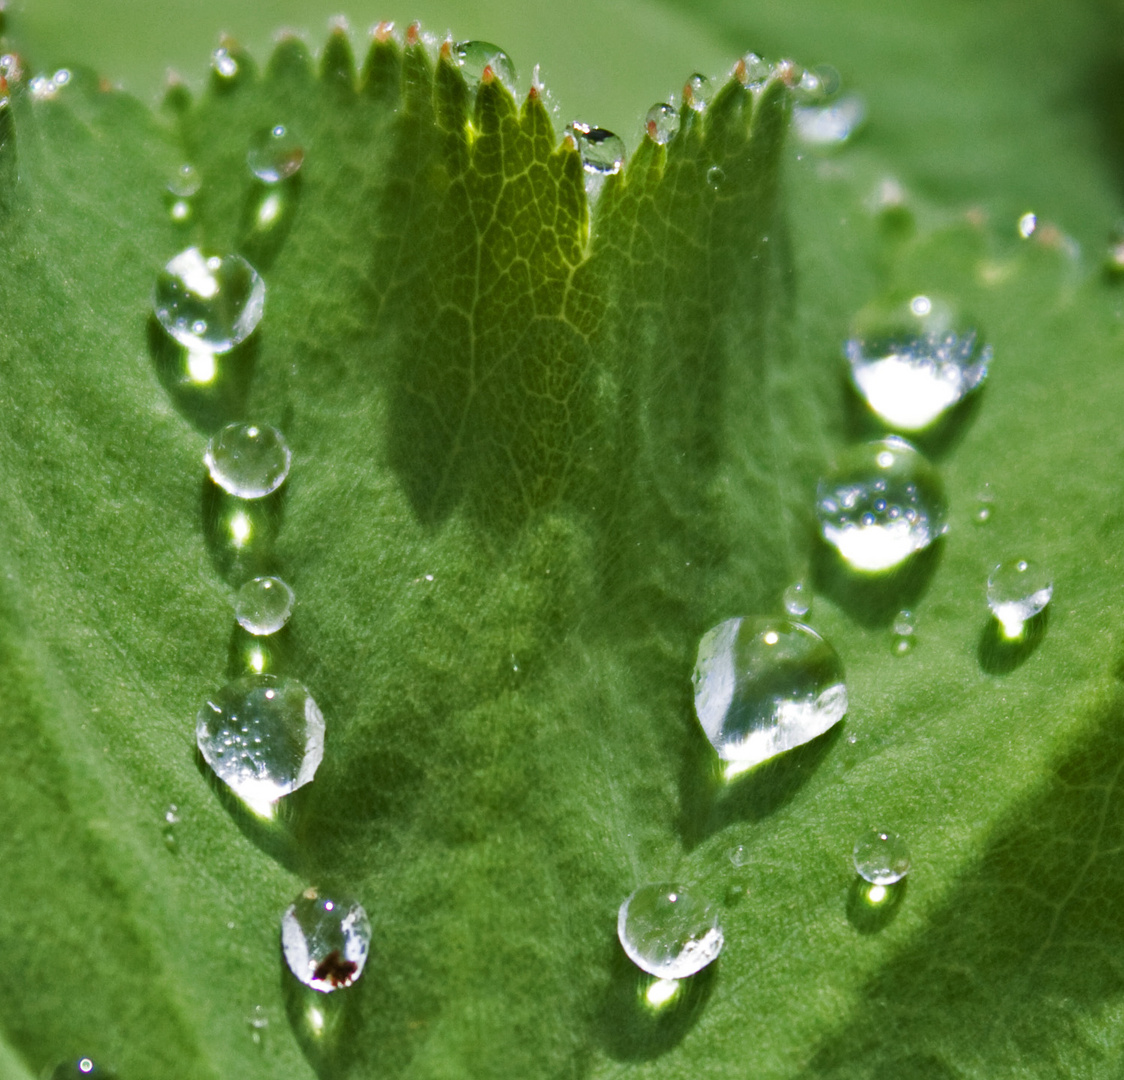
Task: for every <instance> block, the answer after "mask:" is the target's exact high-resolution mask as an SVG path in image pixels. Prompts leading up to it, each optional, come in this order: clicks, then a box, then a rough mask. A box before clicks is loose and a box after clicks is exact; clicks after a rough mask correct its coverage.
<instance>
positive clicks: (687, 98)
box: [683, 71, 714, 113]
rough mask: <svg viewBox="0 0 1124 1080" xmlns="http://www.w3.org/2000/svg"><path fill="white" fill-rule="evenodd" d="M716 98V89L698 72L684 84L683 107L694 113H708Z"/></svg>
mask: <svg viewBox="0 0 1124 1080" xmlns="http://www.w3.org/2000/svg"><path fill="white" fill-rule="evenodd" d="M713 97H714V87H713V86H712V85H711V82H710V80H709V79H708V78H707V77H706V76H705V75H700V74H699V73H698V72H697V71H696V72H695V73H694V75H692V76H691V77H690V78H689V79H688V80H687V81H686V82H685V83H684V84H683V107H684V108H685V109H691V110H692V111H693V112H697V113H702V112H706V107H707V106H708V105H709V104H710V100H711V98H713Z"/></svg>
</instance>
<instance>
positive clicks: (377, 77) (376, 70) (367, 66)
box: [361, 22, 402, 105]
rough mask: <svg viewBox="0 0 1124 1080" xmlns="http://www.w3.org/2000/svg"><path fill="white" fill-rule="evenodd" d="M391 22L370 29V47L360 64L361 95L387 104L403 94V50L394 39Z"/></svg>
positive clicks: (395, 100)
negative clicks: (361, 71) (361, 65)
mask: <svg viewBox="0 0 1124 1080" xmlns="http://www.w3.org/2000/svg"><path fill="white" fill-rule="evenodd" d="M393 31H394V23H392V22H381V23H379V24H378V25H377V26H375V27H374V28H372V30H371V47H370V48H369V49H368V50H367V59H366V60H365V61H364V62H363V74H362V77H361V93H363V94H365V95H366V96H367V97H369V98H372V99H373V100H375V101H381V102H384V103H386V104H388V105H391V104H394V103H395V102H397V101H398V99H399V97H400V96H401V93H402V50H401V49H400V48H399V46H398V42H397V41H395V39H394V34H393Z"/></svg>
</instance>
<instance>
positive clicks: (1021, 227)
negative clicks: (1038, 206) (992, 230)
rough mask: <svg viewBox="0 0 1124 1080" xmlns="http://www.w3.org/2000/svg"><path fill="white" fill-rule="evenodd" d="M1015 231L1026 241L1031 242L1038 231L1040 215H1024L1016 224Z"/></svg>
mask: <svg viewBox="0 0 1124 1080" xmlns="http://www.w3.org/2000/svg"><path fill="white" fill-rule="evenodd" d="M1015 229H1016V230H1017V232H1018V234H1019V236H1021V237H1022V238H1023V239H1024V240H1029V239H1030V238H1031V237H1032V236H1033V235H1034V234H1035V232H1036V231H1037V230H1038V215H1037V214H1033V213H1029V212H1028V213H1026V214H1023V215H1022V217H1020V218H1019V220H1018V222H1017V223H1016V224H1015Z"/></svg>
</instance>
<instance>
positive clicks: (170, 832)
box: [163, 803, 180, 851]
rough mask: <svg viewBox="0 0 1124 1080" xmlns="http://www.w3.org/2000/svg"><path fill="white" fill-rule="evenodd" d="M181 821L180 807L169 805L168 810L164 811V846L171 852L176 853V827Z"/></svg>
mask: <svg viewBox="0 0 1124 1080" xmlns="http://www.w3.org/2000/svg"><path fill="white" fill-rule="evenodd" d="M179 821H180V813H179V807H178V806H176V804H175V803H169V804H168V807H167V809H166V810H165V811H164V829H163V836H164V846H165V847H167V849H168V850H169V851H175V850H176V847H177V842H176V826H177V825H178V824H179Z"/></svg>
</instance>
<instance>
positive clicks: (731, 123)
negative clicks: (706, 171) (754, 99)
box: [703, 78, 750, 160]
mask: <svg viewBox="0 0 1124 1080" xmlns="http://www.w3.org/2000/svg"><path fill="white" fill-rule="evenodd" d="M749 96H750V95H749V92H748V91H747V90H746V88H745V87H744V86H742V84H741V81H740V80H738V79H737V78H733V79H730V80H729V81H728V82H727V83H726V84H725V85H724V86H723V87H722V89H721V90H719V91H718V93H717V94H715V96H714V100H713V101H712V102H711V103H710V105H709V106H708V107H707V110H706V112H705V113H704V114H703V146H704V148H705V149H706V152H707V154H708V155H709V156H710V157H711V158H713V159H715V160H717V159H718V158H724V157H727V156H728V155H730V154H732V153H734V152H736V149H737V147H738V146H739V145H740V144H742V143H744V142H745V140H746V130H745V124H744V122H743V119H742V110H743V109H744V108H745V104H746V101H747V100H748V98H749Z"/></svg>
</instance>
